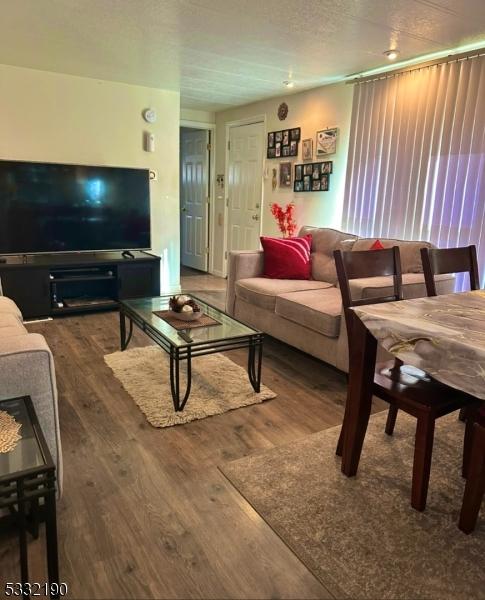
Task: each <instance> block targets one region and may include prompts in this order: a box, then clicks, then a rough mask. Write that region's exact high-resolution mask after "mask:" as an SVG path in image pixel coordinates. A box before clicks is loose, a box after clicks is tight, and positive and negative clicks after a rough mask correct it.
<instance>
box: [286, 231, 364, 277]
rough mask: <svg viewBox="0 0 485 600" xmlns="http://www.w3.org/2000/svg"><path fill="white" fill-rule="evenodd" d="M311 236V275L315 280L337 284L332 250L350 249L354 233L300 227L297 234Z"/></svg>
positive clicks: (345, 250)
mask: <svg viewBox="0 0 485 600" xmlns="http://www.w3.org/2000/svg"><path fill="white" fill-rule="evenodd" d="M308 234H311V236H312V277H313V279H316V280H317V281H328V282H329V283H331V284H333V285H336V284H337V271H336V270H335V261H334V258H333V251H334V250H342V251H344V252H348V251H350V250H352V246H353V244H354V242H355V241H356V240H357V237H356V236H355V235H352V234H350V233H344V232H343V231H337V230H336V229H328V228H326V227H325V228H319V227H309V226H305V227H302V228H301V230H300V233H299V234H298V235H301V236H302V235H308Z"/></svg>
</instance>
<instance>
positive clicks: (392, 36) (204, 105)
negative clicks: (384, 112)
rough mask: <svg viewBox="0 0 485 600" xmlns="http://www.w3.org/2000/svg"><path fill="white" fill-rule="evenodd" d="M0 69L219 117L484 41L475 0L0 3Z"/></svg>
mask: <svg viewBox="0 0 485 600" xmlns="http://www.w3.org/2000/svg"><path fill="white" fill-rule="evenodd" d="M0 15H1V16H0V63H4V64H11V65H18V66H24V67H32V68H36V69H43V70H48V71H57V72H61V73H70V74H74V75H81V76H85V77H94V78H96V79H107V80H115V81H122V82H126V83H132V84H139V85H146V86H150V87H161V88H166V89H173V90H179V89H180V92H181V104H182V106H183V107H185V108H196V109H201V110H210V111H217V110H223V109H225V108H228V107H230V106H235V105H238V104H246V103H248V102H252V101H255V100H259V99H262V98H267V97H271V96H275V95H278V94H281V93H284V92H286V91H287V90H286V89H285V88H284V86H283V84H282V82H283V81H284V80H286V79H289V78H292V79H293V80H294V81H295V88H294V89H293V91H295V92H296V91H299V90H301V89H305V88H311V87H316V86H318V85H322V84H325V83H328V82H331V81H334V80H335V79H336V78H341V77H342V76H345V75H349V74H351V73H356V72H359V71H363V70H367V69H370V68H373V67H378V66H381V65H382V64H384V63H386V62H387V59H385V58H384V57H383V54H382V53H383V51H384V50H386V49H387V48H389V47H391V46H393V45H395V46H397V47H398V48H399V49H400V51H401V54H400V57H399V58H400V59H407V58H412V57H415V56H419V55H422V54H427V53H429V52H436V51H441V50H445V49H447V48H453V47H456V46H458V45H461V44H465V43H476V42H480V41H481V40H485V1H484V0H0Z"/></svg>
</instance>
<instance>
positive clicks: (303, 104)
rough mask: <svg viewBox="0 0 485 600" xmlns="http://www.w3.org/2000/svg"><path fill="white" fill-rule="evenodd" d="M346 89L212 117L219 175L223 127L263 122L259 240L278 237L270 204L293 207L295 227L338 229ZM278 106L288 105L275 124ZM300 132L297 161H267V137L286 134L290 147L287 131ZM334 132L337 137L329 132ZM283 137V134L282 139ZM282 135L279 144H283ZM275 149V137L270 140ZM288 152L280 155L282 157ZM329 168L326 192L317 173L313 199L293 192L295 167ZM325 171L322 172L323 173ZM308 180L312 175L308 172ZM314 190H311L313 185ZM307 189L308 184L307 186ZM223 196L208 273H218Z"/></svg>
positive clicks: (220, 195)
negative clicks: (323, 151)
mask: <svg viewBox="0 0 485 600" xmlns="http://www.w3.org/2000/svg"><path fill="white" fill-rule="evenodd" d="M352 93H353V91H352V86H349V85H345V84H344V83H338V84H332V85H327V86H323V87H320V88H316V89H313V90H308V91H305V92H297V93H293V94H287V95H282V96H279V97H276V98H271V99H269V100H264V101H261V102H255V103H253V104H247V105H244V106H239V107H237V108H233V109H230V110H226V111H223V112H218V113H216V127H217V131H216V173H225V153H226V147H227V140H226V139H225V135H226V124H227V123H233V122H235V121H238V120H243V119H251V118H252V117H257V118H258V120H259V119H260V118H261V116H263V118H264V119H265V124H266V139H265V140H264V141H263V146H264V155H263V160H264V169H263V172H264V179H263V206H262V211H261V220H262V229H261V231H262V234H263V235H279V233H278V230H277V228H276V225H275V222H274V219H273V217H272V216H271V212H270V209H269V207H270V205H271V204H272V203H273V202H278V203H279V204H283V205H285V204H287V203H289V202H292V201H293V202H294V203H295V207H296V211H295V215H296V220H297V223H298V225H315V226H324V227H336V228H339V227H340V224H341V215H342V207H343V196H344V189H345V174H346V168H347V152H348V140H349V131H350V119H351V112H352ZM282 102H286V103H287V104H288V116H287V118H286V119H285V120H284V121H280V120H279V118H278V115H277V112H278V107H279V105H280V104H281V103H282ZM294 129H300V138H299V140H298V151H297V155H290V154H289V155H283V153H282V152H283V150H282V147H283V146H282V147H281V150H280V152H281V156H279V157H276V146H275V157H274V158H272V157H268V141H270V138H269V137H268V134H270V133H276V132H285V131H288V141H289V142H290V145H291V141H292V140H291V131H292V130H294ZM335 129H337V130H338V131H337V132H335ZM283 135H284V134H283ZM283 135H282V140H281V141H282V142H283V141H284V140H283ZM306 140H311V144H308V145H309V146H310V149H309V150H310V154H309V155H308V151H307V154H306V155H305V158H304V156H303V150H304V145H305V146H306V144H305V141H306ZM294 141H296V140H294ZM274 144H276V136H275V139H274ZM333 144H335V152H333V153H331V154H320V153H319V152H320V151H319V147H320V146H322V145H323V148H324V149H325V147H326V146H330V150H332V145H333ZM286 152H288V151H285V153H286ZM329 161H331V163H332V173H331V174H330V177H329V180H328V191H325V189H324V188H325V178H324V179H323V181H324V188H323V189H322V178H321V175H326V174H327V173H320V188H321V189H320V190H318V191H317V190H315V191H314V192H313V193H304V190H302V191H301V192H300V191H295V165H299V164H313V163H322V162H329ZM327 168H328V167H327ZM312 177H313V170H312ZM315 186H316V184H315ZM312 187H313V183H312ZM224 215H225V190H224V189H223V188H218V189H216V203H215V214H214V220H215V223H216V224H217V225H216V227H215V229H216V231H215V238H216V239H215V243H214V247H216V246H217V252H219V254H218V256H214V261H215V262H214V268H215V269H217V270H218V271H219V266H217V265H220V272H224V266H225V263H224V246H223V242H222V240H223V239H224V230H225V226H226V224H225V222H224Z"/></svg>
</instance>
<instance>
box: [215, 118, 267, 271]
mask: <svg viewBox="0 0 485 600" xmlns="http://www.w3.org/2000/svg"><path fill="white" fill-rule="evenodd" d="M256 123H261V124H262V125H263V152H262V157H261V173H262V174H263V176H262V177H261V212H260V215H261V216H260V219H259V232H260V234H261V230H262V228H263V206H264V179H265V172H264V167H265V157H266V155H265V153H264V148H265V144H264V141H265V140H264V134H265V132H266V114H265V113H262V114H260V115H254V116H253V117H247V118H245V119H237V120H236V121H228V122H227V123H226V147H225V155H224V156H225V167H224V182H225V186H224V244H223V255H222V264H223V272H222V273H221V275H222V277H227V261H228V251H227V238H228V229H229V206H228V204H229V197H228V189H229V136H230V133H231V129H234V128H235V127H242V126H243V125H255V124H256Z"/></svg>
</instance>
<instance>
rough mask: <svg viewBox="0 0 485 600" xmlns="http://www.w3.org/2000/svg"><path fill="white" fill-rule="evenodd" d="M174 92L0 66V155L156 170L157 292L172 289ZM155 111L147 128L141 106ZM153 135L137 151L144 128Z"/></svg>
mask: <svg viewBox="0 0 485 600" xmlns="http://www.w3.org/2000/svg"><path fill="white" fill-rule="evenodd" d="M179 106H180V97H179V94H178V93H177V92H171V91H165V90H157V89H152V88H145V87H140V86H133V85H127V84H122V83H115V82H108V81H98V80H95V79H87V78H82V77H74V76H71V75H61V74H57V73H49V72H45V71H36V70H32V69H24V68H17V67H10V66H6V65H0V158H3V159H7V158H9V159H19V160H38V161H46V162H66V163H80V164H93V165H112V166H123V167H144V168H149V169H155V170H156V171H157V173H158V181H153V182H151V184H150V185H151V203H152V246H153V251H154V252H155V253H156V254H158V255H160V256H161V257H162V273H161V275H162V277H161V281H162V289H165V290H167V291H168V290H175V289H177V288H178V286H179V245H180V244H179V114H180V108H179ZM147 107H152V108H154V109H155V110H156V111H157V114H158V120H157V122H156V123H155V124H154V125H148V124H147V123H145V122H144V121H143V119H142V116H141V113H142V110H143V109H144V108H147ZM146 130H149V131H152V132H153V133H154V134H155V136H156V141H155V152H153V153H148V152H145V151H144V150H143V132H144V131H146Z"/></svg>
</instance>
